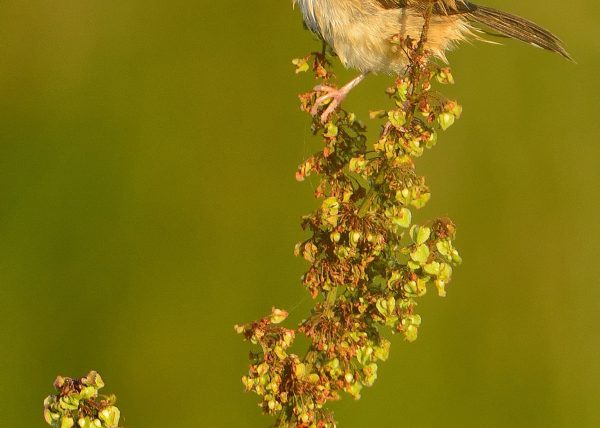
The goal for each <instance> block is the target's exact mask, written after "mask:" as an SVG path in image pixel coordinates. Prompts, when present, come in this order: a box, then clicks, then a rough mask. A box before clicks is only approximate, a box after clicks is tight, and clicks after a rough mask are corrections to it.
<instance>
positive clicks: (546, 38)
mask: <svg viewBox="0 0 600 428" xmlns="http://www.w3.org/2000/svg"><path fill="white" fill-rule="evenodd" d="M293 4H294V6H298V7H299V9H300V11H301V12H302V16H303V18H304V23H305V24H306V27H308V29H309V30H310V31H312V32H313V33H315V34H316V35H317V36H318V37H319V38H320V39H322V40H323V42H324V43H326V44H327V45H329V47H330V48H331V50H333V52H335V54H336V55H337V56H338V57H339V59H340V61H341V62H342V64H343V65H344V66H345V67H346V68H350V69H356V70H358V71H359V73H360V74H359V75H358V76H357V77H356V78H354V79H352V80H351V81H350V82H348V83H347V84H345V85H343V86H342V87H341V88H335V87H331V86H328V85H319V86H316V87H315V88H314V90H315V91H318V92H321V93H323V95H322V96H320V97H318V98H317V99H316V101H315V104H314V105H313V108H312V110H311V113H312V115H313V116H316V115H317V113H318V108H319V107H320V106H322V105H323V104H325V103H326V102H329V105H328V106H327V108H326V109H325V111H324V112H323V113H322V115H321V120H322V121H323V122H326V121H327V119H328V118H329V116H330V115H331V114H332V113H333V112H334V111H335V109H336V108H337V107H338V106H339V105H340V104H341V102H342V101H343V100H344V99H345V97H346V96H347V95H348V93H349V92H350V91H351V90H352V89H353V88H355V87H356V86H357V85H358V84H359V83H360V82H362V81H363V80H364V78H365V76H366V75H367V74H369V73H375V74H376V73H387V74H399V73H401V72H402V71H403V70H405V69H406V66H407V64H408V62H409V60H408V57H407V56H406V53H405V52H404V51H403V50H402V49H397V47H396V46H394V45H393V43H391V40H392V38H393V37H394V36H398V35H400V36H402V37H410V38H411V39H413V40H418V39H419V37H420V34H421V31H422V29H423V24H424V22H425V13H424V12H425V10H426V8H427V7H430V8H431V9H430V17H429V29H428V35H427V40H426V43H425V46H424V48H425V49H426V50H428V51H429V52H431V54H432V55H433V56H434V57H437V58H439V59H440V60H442V61H444V62H447V59H446V52H447V51H448V50H450V49H452V48H454V47H455V46H456V45H457V44H458V43H459V42H463V41H470V40H483V41H487V40H486V39H485V37H482V36H481V35H480V34H482V33H488V34H492V35H498V36H503V37H508V38H512V39H517V40H521V41H523V42H526V43H529V44H531V45H534V46H536V47H539V48H542V49H546V50H548V51H552V52H556V53H558V54H560V55H562V56H563V57H565V58H567V59H568V60H571V61H572V58H571V55H570V54H569V53H568V52H567V50H566V49H565V47H564V45H563V42H562V41H561V40H560V39H559V38H558V37H557V36H555V35H554V34H552V33H551V32H550V31H548V30H546V29H544V28H543V27H541V26H539V25H537V24H535V23H533V22H531V21H529V20H527V19H525V18H521V17H519V16H517V15H513V14H511V13H507V12H503V11H501V10H497V9H494V8H491V7H486V6H479V5H476V4H474V3H471V2H469V1H466V0H293ZM489 30H492V31H493V32H496V33H490V32H489ZM498 33H499V34H498Z"/></svg>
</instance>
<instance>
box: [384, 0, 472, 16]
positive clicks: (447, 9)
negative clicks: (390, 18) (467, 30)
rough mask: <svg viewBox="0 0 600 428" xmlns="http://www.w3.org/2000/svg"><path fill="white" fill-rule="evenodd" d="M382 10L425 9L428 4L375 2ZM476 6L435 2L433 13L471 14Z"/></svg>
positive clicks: (421, 0)
mask: <svg viewBox="0 0 600 428" xmlns="http://www.w3.org/2000/svg"><path fill="white" fill-rule="evenodd" d="M376 2H377V3H379V5H381V7H383V8H384V9H396V8H404V7H411V8H415V9H425V8H426V7H427V6H428V5H429V4H430V2H429V1H428V0H376ZM476 8H477V6H475V5H473V4H471V3H469V2H468V1H466V0H435V2H434V5H433V13H434V14H435V15H456V14H463V13H469V12H472V11H473V10H474V9H476Z"/></svg>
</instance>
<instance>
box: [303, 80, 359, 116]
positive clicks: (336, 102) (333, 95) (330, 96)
mask: <svg viewBox="0 0 600 428" xmlns="http://www.w3.org/2000/svg"><path fill="white" fill-rule="evenodd" d="M313 91H315V92H322V93H323V95H321V96H320V97H318V98H317V99H316V100H315V103H314V104H313V107H312V109H310V114H311V115H312V116H316V115H317V114H318V113H319V108H320V107H321V106H322V105H323V104H326V103H327V101H329V104H328V105H327V108H326V109H325V111H323V113H321V122H323V123H325V122H327V120H328V119H329V116H331V114H332V113H333V112H334V111H335V109H336V108H338V107H339V106H340V104H341V103H342V101H343V100H344V98H346V96H347V95H348V92H350V90H349V89H347V88H346V87H345V86H342V87H341V88H339V89H338V88H336V87H334V86H328V85H318V86H315V87H314V88H313Z"/></svg>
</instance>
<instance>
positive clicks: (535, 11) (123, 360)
mask: <svg viewBox="0 0 600 428" xmlns="http://www.w3.org/2000/svg"><path fill="white" fill-rule="evenodd" d="M290 3H291V2H290V0H286V1H280V0H263V1H259V2H254V1H250V2H230V1H207V0H202V1H199V2H198V1H184V0H172V1H169V2H166V1H155V0H144V1H141V0H129V1H125V2H107V1H99V0H97V1H92V0H59V1H53V2H48V1H40V0H33V1H27V2H25V1H22V0H5V1H3V2H2V4H1V5H0V425H1V426H3V427H24V428H25V427H26V428H31V427H40V428H41V427H43V426H45V425H44V423H43V420H42V413H41V407H42V400H43V398H44V397H45V396H46V395H47V394H49V393H51V392H52V390H53V389H52V382H53V379H54V377H55V376H56V375H57V374H63V375H71V376H82V375H84V374H85V373H86V372H87V371H88V370H90V369H96V370H98V371H99V372H100V373H101V374H102V375H103V377H104V379H105V381H106V383H107V387H106V391H113V392H115V393H117V395H118V397H119V403H120V405H119V407H120V408H121V409H122V412H123V415H124V420H123V422H124V425H125V426H126V427H128V428H135V427H138V428H139V427H145V428H153V427H157V428H159V427H160V428H164V427H176V426H200V427H209V428H210V427H266V426H268V424H269V423H270V422H271V421H270V419H269V418H266V417H264V416H261V415H260V414H259V411H258V409H257V408H256V401H257V400H256V397H255V396H253V395H250V394H245V393H244V392H243V387H242V385H241V383H240V377H241V376H242V374H244V373H245V371H246V369H247V360H246V357H247V353H248V350H249V349H250V347H249V344H247V343H243V342H242V341H241V339H240V337H239V336H237V335H235V334H234V331H233V328H232V326H233V324H234V323H238V322H244V321H250V320H253V319H256V318H259V317H260V316H262V315H263V314H266V313H268V312H269V310H270V308H271V306H272V305H276V306H278V307H283V308H287V309H290V310H292V316H291V318H292V322H295V321H298V320H300V319H301V318H302V317H303V316H305V315H306V314H307V313H308V311H309V309H310V307H311V305H312V303H311V301H310V299H308V298H307V297H306V296H307V293H306V292H305V291H304V289H303V288H302V286H301V285H300V282H299V277H300V275H301V274H302V272H303V271H304V269H305V268H306V265H305V263H304V262H303V261H302V260H299V259H296V258H294V257H293V255H292V250H293V245H294V243H295V242H297V241H298V240H300V239H301V238H302V237H303V236H304V235H303V233H302V231H301V230H300V228H299V220H300V216H301V215H302V214H304V213H307V212H310V211H311V210H312V209H313V208H314V207H315V206H316V202H315V201H314V200H313V199H312V186H313V185H314V183H311V182H304V183H297V182H296V181H295V180H294V173H295V170H296V166H297V164H298V163H299V162H300V161H301V160H302V159H304V157H306V156H307V155H308V154H310V153H311V152H312V151H314V150H315V149H316V147H318V144H317V142H315V140H314V139H313V137H312V136H311V134H310V132H309V131H308V123H309V120H308V118H307V117H306V116H305V115H304V114H302V113H301V112H300V111H299V109H298V102H297V99H296V94H297V93H298V92H301V91H305V90H307V89H308V88H309V87H311V86H312V85H313V81H312V80H311V79H310V78H309V76H307V75H302V76H296V75H294V73H293V66H292V65H291V59H292V58H294V57H298V56H302V55H304V54H305V53H307V52H308V51H309V50H311V49H314V48H316V47H317V46H318V43H317V42H316V41H315V40H314V39H313V38H312V37H311V35H310V34H309V33H307V32H305V31H302V27H301V18H300V14H299V12H298V11H297V10H296V11H293V10H292V7H291V4H290ZM486 3H487V4H488V5H490V6H496V7H501V8H503V9H506V10H510V11H513V12H515V13H519V14H521V15H524V16H527V17H530V18H532V19H535V20H536V21H537V22H539V23H540V24H543V25H545V26H547V27H548V28H550V29H552V30H553V31H554V32H556V33H557V34H559V35H561V36H562V37H563V38H564V40H565V42H566V44H567V45H568V47H569V49H570V50H571V52H572V54H573V56H574V57H575V58H576V59H577V61H578V64H577V65H574V64H571V63H569V62H567V61H564V60H562V59H561V58H560V57H558V56H557V55H552V54H549V53H546V52H543V51H541V50H537V49H534V48H532V47H530V46H526V45H522V44H519V43H516V42H512V41H507V42H505V45H504V46H499V47H498V46H491V45H484V44H474V45H471V46H469V45H466V46H464V47H463V48H462V49H461V50H459V51H457V52H454V53H452V54H451V55H450V60H451V63H452V66H453V71H454V75H455V77H456V80H457V84H456V85H455V86H454V87H452V88H445V89H447V90H448V92H449V93H450V94H453V95H456V96H457V97H458V99H459V100H460V101H461V102H462V104H463V105H464V115H463V118H462V119H461V120H460V121H459V122H458V124H457V125H456V126H455V127H453V128H451V130H450V131H448V132H446V133H444V134H443V135H442V136H441V138H440V143H439V145H438V146H437V147H436V148H435V149H434V150H433V151H431V152H428V153H427V155H426V156H425V157H424V158H423V159H422V160H420V161H419V164H418V169H419V171H420V172H422V173H423V174H425V175H426V176H427V179H428V183H429V185H430V186H431V189H432V192H433V199H432V201H431V202H430V204H429V205H428V207H427V208H426V209H424V210H423V211H422V212H420V213H419V214H418V216H417V220H421V221H422V220H425V219H428V218H432V217H434V216H439V215H448V216H450V217H452V218H453V219H454V221H455V222H456V224H457V226H458V240H457V245H458V247H459V249H460V250H461V253H462V256H463V258H464V260H465V262H464V264H463V266H462V267H460V268H459V269H457V271H456V274H455V278H454V281H453V283H452V285H451V286H450V288H449V293H448V297H447V298H445V299H440V298H438V297H436V296H435V295H434V294H435V293H431V294H430V295H429V296H427V297H426V298H425V299H423V301H422V304H421V307H420V313H421V315H422V316H423V319H424V325H423V327H422V329H421V332H420V337H419V340H418V341H417V342H416V343H414V344H410V345H409V344H407V343H404V342H403V341H402V340H401V338H400V337H395V338H394V339H393V347H392V355H391V358H390V360H389V361H388V362H386V363H385V364H383V365H382V367H381V369H380V376H379V380H378V382H377V383H376V384H375V386H374V387H373V388H371V389H368V390H366V391H365V393H364V394H363V398H362V399H361V400H360V401H359V402H353V401H351V400H349V399H346V400H344V401H342V402H340V403H336V404H335V405H334V408H335V410H336V414H337V418H338V420H339V422H340V427H345V428H351V427H353V428H355V427H367V426H382V427H384V426H390V427H396V426H399V427H400V426H410V427H597V426H600V407H599V406H598V399H599V397H600V358H599V355H600V335H599V334H598V327H599V325H600V303H599V302H600V284H599V282H600V281H599V277H600V275H599V273H600V272H599V270H600V267H599V266H600V265H599V262H598V256H599V253H600V222H599V221H598V211H599V209H600V202H599V197H600V188H599V185H600V168H599V158H600V145H599V141H598V139H599V137H600V127H599V122H600V121H599V120H598V114H599V111H600V109H599V103H598V99H599V96H600V79H598V70H599V67H600V37H599V36H600V32H599V30H598V27H597V19H598V16H599V14H600V7H599V5H598V3H597V2H594V1H592V0H573V1H570V2H566V3H565V2H563V1H560V0H544V1H530V2H521V1H518V0H506V1H499V0H489V1H487V2H486ZM352 75H353V73H352V72H344V71H341V70H340V71H339V76H340V78H341V79H347V78H350V77H351V76H352ZM389 82H390V78H389V77H386V76H372V77H369V79H367V81H366V82H365V83H364V84H362V85H361V86H360V87H358V88H357V89H356V90H355V91H354V92H353V93H352V94H351V96H350V97H349V98H348V101H347V104H346V106H347V107H348V108H349V109H352V110H354V111H356V112H357V113H358V114H359V115H362V116H363V117H365V116H366V113H367V111H368V110H369V109H378V108H384V107H385V106H386V105H387V104H386V103H387V98H386V96H385V95H384V94H383V89H384V88H385V87H386V85H387V84H388V83H389ZM371 128H372V129H371V130H372V131H373V130H376V128H377V127H376V126H375V124H374V123H373V124H372V126H371Z"/></svg>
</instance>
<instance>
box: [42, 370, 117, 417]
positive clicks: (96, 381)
mask: <svg viewBox="0 0 600 428" xmlns="http://www.w3.org/2000/svg"><path fill="white" fill-rule="evenodd" d="M54 387H55V388H56V389H57V390H58V393H57V394H56V395H50V396H48V397H46V399H45V400H44V419H45V420H46V422H47V423H48V425H50V426H51V427H52V428H71V427H74V426H75V424H77V426H78V427H80V428H118V425H119V419H120V417H121V412H120V411H119V409H118V408H117V407H116V406H115V402H116V401H117V399H116V397H115V396H114V395H109V396H101V395H99V394H98V391H99V390H100V389H102V388H103V387H104V382H103V381H102V378H101V377H100V375H99V374H98V373H96V372H95V371H91V372H89V373H88V374H87V376H85V377H82V378H81V379H71V378H69V377H62V376H58V377H57V378H56V380H55V381H54Z"/></svg>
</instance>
